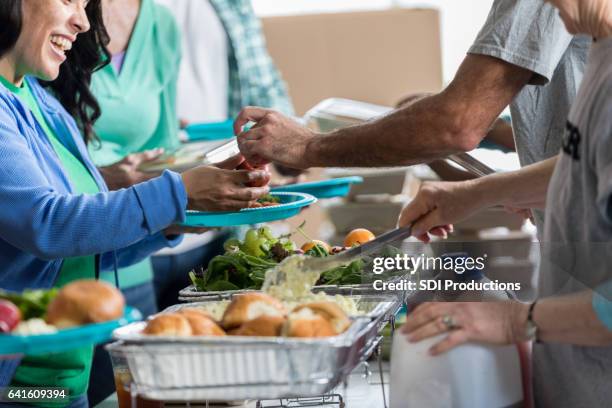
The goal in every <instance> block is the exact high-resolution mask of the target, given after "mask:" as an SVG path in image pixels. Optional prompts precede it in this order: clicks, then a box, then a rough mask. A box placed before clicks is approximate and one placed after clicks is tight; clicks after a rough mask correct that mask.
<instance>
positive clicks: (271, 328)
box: [143, 293, 351, 338]
mask: <svg viewBox="0 0 612 408" xmlns="http://www.w3.org/2000/svg"><path fill="white" fill-rule="evenodd" d="M350 325H351V321H350V319H349V318H348V316H347V315H346V313H344V311H343V310H342V309H341V308H340V307H339V306H338V305H337V304H336V303H334V302H328V301H323V302H312V303H305V304H302V305H299V306H297V307H296V308H294V309H293V310H291V311H290V312H288V311H287V310H286V309H285V307H284V306H283V304H282V303H281V302H280V301H278V300H277V299H275V298H274V297H272V296H269V295H267V294H265V293H245V294H240V295H235V296H234V297H233V298H232V301H231V303H230V304H229V305H228V307H227V309H226V310H225V313H224V314H223V317H222V319H221V321H219V322H217V321H215V320H214V319H213V318H212V317H211V316H210V315H209V314H208V313H206V312H205V311H203V310H199V309H196V308H189V307H186V308H184V309H181V310H179V311H177V312H174V313H162V314H158V315H157V316H155V317H153V318H152V319H151V320H149V322H148V323H147V325H146V327H145V329H144V331H143V333H144V334H147V335H154V336H225V335H232V336H259V337H276V336H283V337H301V338H314V337H330V336H336V335H338V334H341V333H343V332H344V331H345V330H346V329H348V327H349V326H350Z"/></svg>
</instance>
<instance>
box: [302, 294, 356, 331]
mask: <svg viewBox="0 0 612 408" xmlns="http://www.w3.org/2000/svg"><path fill="white" fill-rule="evenodd" d="M304 309H310V310H312V312H313V313H314V314H316V315H319V316H321V317H323V318H324V319H326V320H328V321H329V322H330V323H331V324H332V327H333V328H334V330H335V332H336V334H340V333H344V331H345V330H346V329H348V328H349V326H350V325H351V320H350V319H349V317H348V316H347V315H346V313H344V310H342V309H341V308H340V306H338V305H337V304H336V303H334V302H325V301H324V302H312V303H306V304H303V305H300V306H297V307H296V308H295V309H293V312H299V311H300V310H304ZM293 312H292V313H293Z"/></svg>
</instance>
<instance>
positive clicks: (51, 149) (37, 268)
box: [0, 0, 268, 406]
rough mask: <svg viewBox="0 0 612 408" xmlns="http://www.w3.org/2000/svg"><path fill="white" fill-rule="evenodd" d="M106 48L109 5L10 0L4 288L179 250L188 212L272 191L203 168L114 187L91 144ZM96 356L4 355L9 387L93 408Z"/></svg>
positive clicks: (1, 76)
mask: <svg viewBox="0 0 612 408" xmlns="http://www.w3.org/2000/svg"><path fill="white" fill-rule="evenodd" d="M25 27H27V30H26V29H24V28H25ZM106 43H107V36H106V32H105V29H104V25H103V24H102V19H101V10H100V0H89V1H87V0H2V1H0V208H2V212H0V265H2V269H1V270H0V288H2V289H8V290H14V291H22V290H23V289H25V288H49V287H53V286H55V287H57V286H63V285H65V284H66V283H68V282H71V281H74V280H76V279H83V278H94V277H96V276H97V275H98V273H99V271H100V270H114V271H115V272H116V270H117V268H118V267H120V266H127V265H131V264H133V263H135V262H138V261H140V260H142V259H143V258H145V257H146V256H148V255H150V254H151V253H152V252H154V251H156V250H158V249H161V248H163V247H165V246H172V245H176V244H177V243H178V242H179V241H180V236H178V235H176V234H177V233H180V232H181V228H179V227H177V226H176V225H174V224H175V223H177V222H181V221H182V220H183V219H184V214H185V210H186V209H187V208H191V209H197V210H203V211H226V210H235V209H239V208H243V207H247V206H248V205H249V204H250V203H251V202H252V201H253V200H256V199H257V198H259V197H260V196H262V195H263V194H265V193H267V191H268V188H267V187H262V188H247V187H245V186H244V184H245V183H246V182H248V181H253V180H257V181H261V180H263V179H264V178H266V177H267V174H265V173H264V172H262V171H252V172H248V171H231V170H224V169H220V168H214V167H199V168H195V169H192V170H189V171H187V172H185V173H183V174H182V175H179V174H177V173H173V172H170V171H166V172H164V173H163V174H162V175H161V176H159V177H156V178H154V179H152V180H149V181H147V182H143V183H140V184H136V185H134V186H132V187H130V188H126V189H122V190H118V191H113V192H109V191H108V188H107V186H106V184H105V183H104V181H103V179H102V177H101V175H100V173H99V171H98V170H97V169H96V167H95V165H94V164H93V163H92V161H91V159H90V158H89V155H88V153H87V147H86V142H88V141H91V140H92V139H93V138H94V134H93V131H92V129H93V124H94V121H95V119H96V118H97V117H98V116H99V115H100V110H99V107H98V104H97V102H96V100H95V98H94V97H93V96H92V94H91V93H90V91H89V82H90V78H91V74H92V72H93V71H94V70H95V69H96V68H97V67H99V66H101V65H103V64H104V63H105V62H106V60H107V55H108V54H107V53H106V52H105V51H104V50H105V44H106ZM100 50H102V53H101V52H100ZM39 81H41V82H39ZM45 88H48V89H49V88H50V90H51V92H48V91H47V90H46V89H45ZM73 117H74V118H75V119H76V120H75V119H73ZM81 130H82V132H83V134H82V133H81ZM242 160H243V159H242V158H241V157H235V158H232V159H229V160H228V161H227V162H226V163H223V166H225V167H227V168H228V169H229V168H235V166H236V165H237V164H239V163H240V162H241V161H242ZM92 351H93V349H92V347H86V348H83V349H79V350H73V351H71V352H69V353H62V354H53V355H45V356H35V357H32V356H26V357H25V358H24V359H23V360H22V361H21V362H19V361H14V360H11V361H10V362H7V361H6V360H0V386H4V385H6V384H8V383H9V382H11V383H12V384H14V385H20V386H32V387H36V386H56V387H66V388H68V389H69V391H70V399H71V402H70V405H71V406H87V398H86V396H85V393H86V390H87V380H88V377H89V370H90V366H91V356H92ZM17 365H19V367H18V368H17Z"/></svg>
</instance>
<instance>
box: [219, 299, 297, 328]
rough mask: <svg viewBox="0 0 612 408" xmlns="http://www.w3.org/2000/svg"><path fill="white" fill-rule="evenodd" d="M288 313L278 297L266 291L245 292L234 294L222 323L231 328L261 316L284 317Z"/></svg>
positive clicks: (224, 326)
mask: <svg viewBox="0 0 612 408" xmlns="http://www.w3.org/2000/svg"><path fill="white" fill-rule="evenodd" d="M286 314H287V311H286V309H285V307H284V306H283V304H282V303H281V302H280V301H279V300H278V299H276V298H274V297H272V296H270V295H268V294H265V293H258V292H254V293H244V294H240V295H236V296H234V298H233V299H232V302H231V303H230V304H229V306H228V307H227V309H226V310H225V313H223V318H222V319H221V325H222V326H223V328H224V329H226V330H231V329H235V328H237V327H240V326H242V325H243V324H244V323H246V322H248V321H250V320H253V319H256V318H258V317H260V316H277V317H282V316H285V315H286Z"/></svg>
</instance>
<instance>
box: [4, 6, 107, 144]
mask: <svg viewBox="0 0 612 408" xmlns="http://www.w3.org/2000/svg"><path fill="white" fill-rule="evenodd" d="M21 10H22V0H0V57H1V56H2V55H4V54H5V53H6V52H8V51H10V50H11V49H12V48H13V47H14V46H15V43H16V42H17V39H18V38H19V35H20V34H21V29H22V11H21ZM85 11H86V13H87V18H88V19H89V24H90V26H91V28H90V29H89V31H87V32H85V33H82V34H79V35H78V36H77V40H76V41H75V43H74V44H73V46H72V49H71V50H70V51H68V52H67V53H66V57H67V58H66V61H65V62H64V63H63V64H62V65H61V66H60V73H59V76H58V77H57V79H55V80H53V81H50V82H45V83H43V85H44V86H46V87H49V88H51V89H52V90H53V93H54V94H55V96H56V97H57V98H58V99H59V101H60V103H61V104H62V106H63V107H64V108H65V109H66V110H67V111H68V113H70V115H72V117H73V118H74V119H75V120H76V121H77V123H78V124H79V126H80V127H81V130H82V132H83V138H84V139H85V142H86V143H88V142H90V141H92V140H95V133H94V131H93V125H94V123H95V121H96V120H97V119H98V118H99V117H100V114H101V110H100V105H98V101H97V100H96V98H95V96H94V95H93V94H92V92H91V90H90V89H89V85H90V83H91V75H92V74H93V73H94V72H95V71H96V70H98V69H99V68H101V67H103V66H104V65H106V64H108V62H109V60H110V54H109V53H108V50H107V49H106V45H107V44H108V42H109V37H108V34H107V32H106V28H105V27H104V21H103V19H102V2H101V0H90V1H89V3H88V4H87V6H86V8H85Z"/></svg>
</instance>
